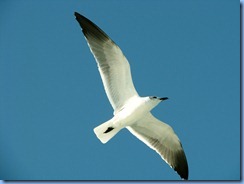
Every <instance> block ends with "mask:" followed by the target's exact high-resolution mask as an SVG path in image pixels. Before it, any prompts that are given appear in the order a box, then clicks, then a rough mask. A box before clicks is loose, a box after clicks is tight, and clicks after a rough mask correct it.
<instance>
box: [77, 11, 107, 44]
mask: <svg viewBox="0 0 244 184" xmlns="http://www.w3.org/2000/svg"><path fill="white" fill-rule="evenodd" d="M74 15H75V18H76V20H77V21H78V23H79V24H80V26H81V28H82V31H83V33H84V35H85V36H86V38H88V37H89V36H90V37H92V38H93V39H97V40H99V41H102V42H104V41H108V40H111V39H110V38H109V36H108V35H107V34H106V33H105V32H103V30H102V29H100V28H99V27H98V26H97V25H96V24H95V23H93V22H92V21H90V20H89V19H88V18H86V17H84V16H83V15H81V14H79V13H77V12H75V13H74ZM111 41H112V40H111Z"/></svg>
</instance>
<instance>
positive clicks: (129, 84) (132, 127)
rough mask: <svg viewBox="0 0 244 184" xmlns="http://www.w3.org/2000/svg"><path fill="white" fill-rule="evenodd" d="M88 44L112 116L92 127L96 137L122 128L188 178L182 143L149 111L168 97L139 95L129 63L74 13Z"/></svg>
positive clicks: (108, 135) (101, 33) (95, 28)
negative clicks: (112, 110)
mask: <svg viewBox="0 0 244 184" xmlns="http://www.w3.org/2000/svg"><path fill="white" fill-rule="evenodd" d="M74 15H75V17H76V20H77V21H78V23H79V24H80V26H81V28H82V32H83V34H84V36H85V39H86V41H87V43H88V46H89V48H90V50H91V52H92V54H93V55H94V57H95V60H96V63H97V66H98V70H99V73H100V75H101V78H102V82H103V85H104V88H105V92H106V94H107V97H108V100H109V102H110V103H111V105H112V107H113V109H114V113H113V115H114V116H113V118H112V119H110V120H108V121H106V122H105V123H103V124H101V125H99V126H97V127H96V128H94V132H95V134H96V136H97V138H98V139H99V140H100V141H101V142H102V143H104V144H105V143H107V142H108V141H109V140H110V139H111V138H112V137H114V136H115V135H116V134H117V133H118V132H119V131H120V130H121V129H123V128H126V129H128V130H129V131H130V132H131V133H132V134H133V135H134V136H136V137H137V138H138V139H139V140H141V141H142V142H144V143H145V144H146V145H147V146H149V147H150V148H151V149H153V150H155V151H156V152H157V153H158V154H159V155H160V156H161V158H162V159H163V160H164V161H165V162H166V163H167V164H168V165H169V166H170V167H171V168H173V169H174V170H175V171H176V172H177V173H178V174H179V176H180V177H181V179H184V180H187V179H188V164H187V159H186V156H185V153H184V150H183V147H182V144H181V142H180V140H179V138H178V137H177V135H176V134H175V133H174V131H173V129H172V128H171V127H170V126H169V125H168V124H166V123H163V122H162V121H160V120H158V119H157V118H155V117H154V116H153V115H152V114H151V112H150V111H151V110H152V109H153V108H154V107H156V106H157V105H158V104H159V103H160V102H162V101H165V100H167V99H168V98H167V97H163V98H160V97H156V96H148V97H140V96H139V95H138V93H137V91H136V89H135V87H134V84H133V81H132V77H131V71H130V64H129V62H128V60H127V59H126V57H125V56H124V54H123V52H122V51H121V50H120V48H119V47H118V46H117V45H116V44H115V42H114V41H113V40H112V39H111V38H110V37H109V36H108V35H107V34H106V33H105V32H104V31H102V29H100V28H99V27H98V26H97V25H96V24H94V23H93V22H92V21H90V20H89V19H87V18H86V17H84V16H82V15H80V14H79V13H77V12H75V13H74Z"/></svg>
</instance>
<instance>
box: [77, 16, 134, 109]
mask: <svg viewBox="0 0 244 184" xmlns="http://www.w3.org/2000/svg"><path fill="white" fill-rule="evenodd" d="M75 16H76V20H77V21H78V22H79V24H80V26H81V28H82V31H83V33H84V35H85V37H86V40H87V42H88V45H89V47H90V49H91V52H92V53H93V55H94V57H95V59H96V62H97V65H98V69H99V72H100V75H101V78H102V81H103V85H104V88H105V91H106V94H107V96H108V99H109V101H110V103H111V105H112V107H113V109H114V110H115V111H117V110H119V109H120V108H121V107H122V106H123V105H124V104H125V103H126V101H127V100H128V99H130V98H131V97H133V96H135V95H138V94H137V92H136V90H135V88H134V85H133V82H132V78H131V71H130V65H129V63H128V61H127V59H126V58H125V56H124V55H123V53H122V51H121V50H120V48H119V47H118V46H117V45H116V44H115V43H114V42H113V41H112V40H111V39H110V38H109V36H108V35H107V34H106V33H104V32H103V31H102V30H101V29H100V28H99V27H98V26H97V25H95V24H94V23H93V22H91V21H90V20H88V19H87V18H85V17H84V16H82V15H80V14H79V13H76V12H75Z"/></svg>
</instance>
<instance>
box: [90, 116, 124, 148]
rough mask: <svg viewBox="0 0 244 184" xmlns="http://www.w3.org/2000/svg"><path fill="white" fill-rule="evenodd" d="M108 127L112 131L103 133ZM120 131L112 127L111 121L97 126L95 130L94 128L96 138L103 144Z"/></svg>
mask: <svg viewBox="0 0 244 184" xmlns="http://www.w3.org/2000/svg"><path fill="white" fill-rule="evenodd" d="M109 127H112V128H113V129H112V130H111V131H109V132H107V133H104V132H106V131H107V130H108V128H109ZM120 130H121V128H118V127H113V125H112V121H111V120H109V121H107V122H105V123H103V124H101V125H99V126H97V127H96V128H94V132H95V134H96V136H97V138H98V139H99V140H100V141H101V142H102V143H103V144H105V143H106V142H108V141H109V140H110V139H111V138H112V137H113V136H115V135H116V134H117V133H118V132H119V131H120Z"/></svg>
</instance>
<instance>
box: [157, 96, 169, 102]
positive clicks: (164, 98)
mask: <svg viewBox="0 0 244 184" xmlns="http://www.w3.org/2000/svg"><path fill="white" fill-rule="evenodd" d="M167 99H169V98H168V97H163V98H159V100H162V101H163V100H167Z"/></svg>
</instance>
